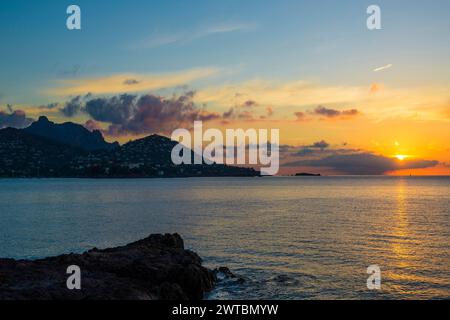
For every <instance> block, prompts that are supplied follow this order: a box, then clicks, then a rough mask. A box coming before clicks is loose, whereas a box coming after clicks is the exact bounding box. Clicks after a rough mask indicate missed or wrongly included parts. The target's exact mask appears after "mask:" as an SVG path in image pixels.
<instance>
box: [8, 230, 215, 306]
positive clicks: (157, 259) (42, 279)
mask: <svg viewBox="0 0 450 320" xmlns="http://www.w3.org/2000/svg"><path fill="white" fill-rule="evenodd" d="M201 263H202V260H201V258H200V257H199V256H198V255H197V254H196V253H194V252H192V251H190V250H186V249H184V243H183V239H182V238H181V237H180V236H179V235H178V234H165V235H150V236H149V237H147V238H145V239H143V240H140V241H137V242H134V243H131V244H128V245H125V246H122V247H116V248H111V249H105V250H99V249H92V250H89V251H87V252H85V253H83V254H66V255H60V256H57V257H51V258H45V259H41V260H13V259H0V300H9V299H13V300H86V299H87V300H157V299H162V300H175V299H181V300H199V299H202V298H203V296H204V294H205V293H206V292H208V291H210V290H211V289H212V288H213V286H214V284H215V282H216V275H215V273H214V272H212V271H210V270H208V269H206V268H205V267H203V266H202V264H201ZM71 265H76V266H78V267H79V268H80V270H81V289H80V290H77V289H74V290H69V289H68V288H67V285H66V281H67V279H68V277H70V274H67V273H66V271H67V268H68V267H69V266H71Z"/></svg>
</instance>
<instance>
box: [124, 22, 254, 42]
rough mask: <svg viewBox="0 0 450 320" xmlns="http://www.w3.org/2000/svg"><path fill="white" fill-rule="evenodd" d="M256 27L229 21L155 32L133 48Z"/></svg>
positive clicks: (185, 40)
mask: <svg viewBox="0 0 450 320" xmlns="http://www.w3.org/2000/svg"><path fill="white" fill-rule="evenodd" d="M254 29H256V25H255V24H249V23H236V22H228V23H222V24H217V25H213V26H207V27H199V28H197V29H196V30H184V31H179V32H173V33H166V34H156V33H154V34H153V35H151V36H150V37H148V38H147V39H144V40H142V41H139V42H137V43H135V44H134V45H132V49H151V48H157V47H161V46H166V45H170V44H186V43H189V42H192V41H195V40H198V39H202V38H206V37H209V36H212V35H218V34H225V33H232V32H243V31H252V30H254Z"/></svg>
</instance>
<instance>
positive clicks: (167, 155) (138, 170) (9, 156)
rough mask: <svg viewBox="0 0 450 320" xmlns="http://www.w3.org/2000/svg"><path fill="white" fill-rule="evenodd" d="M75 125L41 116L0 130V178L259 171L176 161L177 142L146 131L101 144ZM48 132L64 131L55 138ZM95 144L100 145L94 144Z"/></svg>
mask: <svg viewBox="0 0 450 320" xmlns="http://www.w3.org/2000/svg"><path fill="white" fill-rule="evenodd" d="M80 127H81V126H79V125H76V124H73V123H65V124H62V125H57V124H54V123H52V122H50V121H48V119H47V118H43V117H41V118H40V119H39V121H38V122H35V123H34V124H32V125H31V126H30V127H28V128H26V129H22V130H19V129H12V128H7V129H2V130H0V177H82V178H90V177H92V178H146V177H218V176H259V171H256V170H254V169H250V168H240V167H234V166H226V165H220V164H214V165H179V166H176V165H174V164H173V163H172V160H171V152H172V149H173V147H174V146H175V145H177V142H175V141H172V140H170V139H169V138H166V137H163V136H159V135H151V136H148V137H146V138H142V139H139V140H135V141H132V142H129V143H127V144H125V145H123V146H119V145H118V144H117V145H116V144H108V143H106V142H105V141H104V139H103V136H102V135H101V133H100V132H98V131H97V133H91V132H89V131H87V130H86V129H84V128H82V129H81V128H80ZM84 130H86V131H87V133H86V132H84ZM32 132H39V134H33V133H32ZM52 132H53V133H55V134H57V133H58V132H63V134H62V135H61V136H58V137H55V136H52V134H51V133H52ZM70 132H73V133H74V137H70ZM44 133H45V136H44ZM67 141H68V142H67ZM83 141H84V142H83ZM80 145H81V146H80ZM100 146H103V148H101V149H98V147H100ZM191 154H192V151H191Z"/></svg>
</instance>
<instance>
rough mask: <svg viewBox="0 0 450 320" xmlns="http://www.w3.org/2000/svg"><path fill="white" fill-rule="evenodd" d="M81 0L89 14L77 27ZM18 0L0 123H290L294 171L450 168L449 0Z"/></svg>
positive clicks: (283, 131)
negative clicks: (378, 24)
mask: <svg viewBox="0 0 450 320" xmlns="http://www.w3.org/2000/svg"><path fill="white" fill-rule="evenodd" d="M70 4H77V5H79V6H80V7H81V17H82V18H81V19H82V29H81V30H73V31H69V30H67V28H66V18H67V16H68V15H67V14H66V8H67V7H68V5H70ZM371 4H374V3H373V1H365V0H354V1H353V0H352V1H351V0H348V1H339V0H335V1H333V0H323V1H312V0H311V1H300V0H276V1H275V0H273V1H272V0H270V1H256V0H247V1H237V0H227V1H212V0H207V1H206V0H195V1H194V0H192V1H144V0H143V1H138V0H131V1H100V0H96V1H92V0H91V1H79V0H77V1H70V2H69V1H58V2H56V1H35V2H30V1H22V0H18V1H14V2H12V1H10V2H9V3H4V2H2V4H0V38H1V43H2V48H1V52H2V53H1V56H0V70H1V71H0V128H3V127H7V126H16V127H24V126H26V125H28V124H29V123H30V122H31V121H32V120H35V119H37V118H38V117H39V116H40V115H46V116H48V117H49V118H50V119H51V120H53V121H55V122H66V121H73V122H78V123H80V124H83V125H85V126H86V127H88V128H89V129H101V130H102V131H103V133H104V135H105V136H106V138H107V139H108V140H110V141H113V140H118V141H120V142H126V141H128V140H130V139H134V138H137V137H143V136H146V135H149V134H151V133H160V134H164V135H168V136H170V132H171V131H172V130H173V129H175V128H179V127H187V128H188V127H189V126H190V125H192V122H193V121H194V120H199V119H200V120H203V121H204V124H205V126H206V127H214V128H221V129H225V128H279V129H280V144H281V156H282V164H283V168H282V170H281V173H282V174H288V173H294V172H299V171H312V172H321V173H323V174H407V175H409V174H413V175H418V174H450V145H449V141H450V128H449V125H450V86H449V84H450V63H449V57H450V14H449V13H450V2H449V1H448V0H434V1H423V0H422V1H416V0H414V1H404V0H396V1H392V0H390V1H377V2H376V4H377V5H379V6H380V7H381V19H382V30H374V31H370V30H368V29H367V27H366V19H367V17H368V15H367V13H366V9H367V7H368V6H369V5H371Z"/></svg>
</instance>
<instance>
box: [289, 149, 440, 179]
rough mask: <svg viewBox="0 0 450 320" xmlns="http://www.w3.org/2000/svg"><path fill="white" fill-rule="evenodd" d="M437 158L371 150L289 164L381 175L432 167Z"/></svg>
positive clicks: (345, 172) (355, 173)
mask: <svg viewBox="0 0 450 320" xmlns="http://www.w3.org/2000/svg"><path fill="white" fill-rule="evenodd" d="M438 164H439V162H438V161H436V160H422V159H407V160H404V161H399V160H398V159H395V158H389V157H385V156H382V155H376V154H374V153H370V152H363V153H353V154H335V155H330V156H327V157H324V158H321V159H313V160H300V161H295V162H291V163H289V164H287V166H308V167H327V168H332V169H334V170H336V171H338V172H339V173H342V174H350V175H381V174H385V173H387V172H389V171H395V170H402V169H421V168H430V167H434V166H436V165H438Z"/></svg>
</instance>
